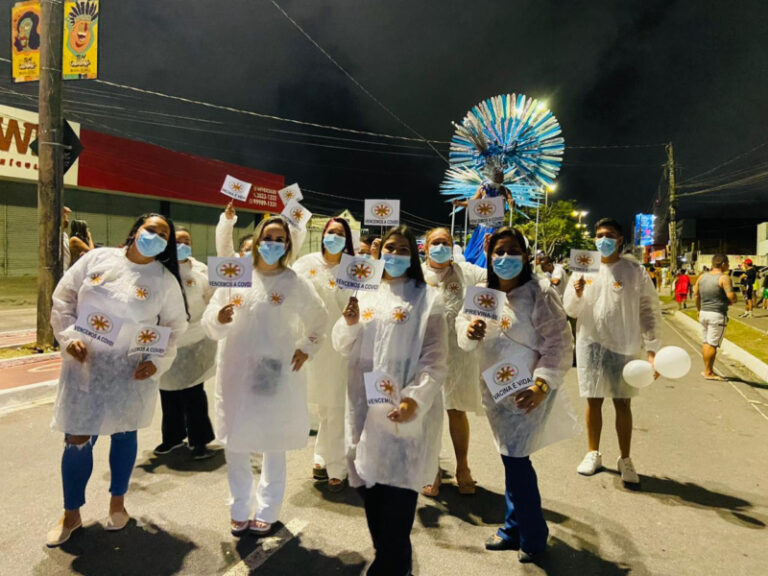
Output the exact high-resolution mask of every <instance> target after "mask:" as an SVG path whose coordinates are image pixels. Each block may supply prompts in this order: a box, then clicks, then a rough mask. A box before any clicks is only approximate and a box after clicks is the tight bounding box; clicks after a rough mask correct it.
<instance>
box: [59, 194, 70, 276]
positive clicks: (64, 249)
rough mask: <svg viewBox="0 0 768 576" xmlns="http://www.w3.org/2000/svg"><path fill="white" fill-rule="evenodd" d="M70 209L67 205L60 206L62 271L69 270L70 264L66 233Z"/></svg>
mask: <svg viewBox="0 0 768 576" xmlns="http://www.w3.org/2000/svg"><path fill="white" fill-rule="evenodd" d="M71 213H72V210H71V209H70V207H69V206H62V208H61V260H62V265H63V270H62V271H63V272H66V271H67V270H69V267H70V266H71V265H72V254H71V253H70V251H69V235H68V234H67V227H68V226H69V215H70V214H71Z"/></svg>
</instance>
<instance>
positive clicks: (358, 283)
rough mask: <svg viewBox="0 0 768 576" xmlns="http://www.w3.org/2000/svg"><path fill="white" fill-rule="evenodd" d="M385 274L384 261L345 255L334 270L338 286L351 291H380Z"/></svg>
mask: <svg viewBox="0 0 768 576" xmlns="http://www.w3.org/2000/svg"><path fill="white" fill-rule="evenodd" d="M383 273H384V262H383V261H382V260H368V259H366V258H361V257H360V256H350V255H349V254H343V255H342V256H341V262H339V265H338V266H336V268H335V269H334V274H335V275H336V284H337V286H339V288H347V289H351V290H368V291H372V290H378V289H379V285H380V284H381V276H382V274H383Z"/></svg>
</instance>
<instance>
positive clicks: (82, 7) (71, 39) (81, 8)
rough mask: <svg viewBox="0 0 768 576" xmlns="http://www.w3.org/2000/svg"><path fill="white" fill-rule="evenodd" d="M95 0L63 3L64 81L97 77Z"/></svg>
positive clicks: (97, 46)
mask: <svg viewBox="0 0 768 576" xmlns="http://www.w3.org/2000/svg"><path fill="white" fill-rule="evenodd" d="M98 63H99V0H77V1H74V0H67V1H66V3H65V4H64V59H63V62H62V74H63V77H64V80H84V79H92V78H97V77H98V70H99V66H98Z"/></svg>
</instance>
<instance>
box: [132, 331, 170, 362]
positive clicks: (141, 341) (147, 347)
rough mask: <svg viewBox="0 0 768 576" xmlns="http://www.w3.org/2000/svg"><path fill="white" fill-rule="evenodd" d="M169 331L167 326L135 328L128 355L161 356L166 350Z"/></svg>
mask: <svg viewBox="0 0 768 576" xmlns="http://www.w3.org/2000/svg"><path fill="white" fill-rule="evenodd" d="M170 338H171V329H170V328H169V327H167V326H154V325H151V324H147V325H142V326H136V327H135V328H134V331H133V335H132V336H131V347H130V349H129V350H128V354H129V355H130V354H154V355H156V356H162V355H164V354H165V351H166V349H167V348H168V340H169V339H170Z"/></svg>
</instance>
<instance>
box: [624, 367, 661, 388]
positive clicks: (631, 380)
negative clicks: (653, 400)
mask: <svg viewBox="0 0 768 576" xmlns="http://www.w3.org/2000/svg"><path fill="white" fill-rule="evenodd" d="M622 375H623V376H624V380H625V381H626V382H627V384H629V385H630V386H634V387H635V388H645V387H646V386H650V385H651V384H652V383H653V366H651V363H650V362H648V361H647V360H631V361H629V362H627V365H626V366H624V370H623V372H622Z"/></svg>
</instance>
